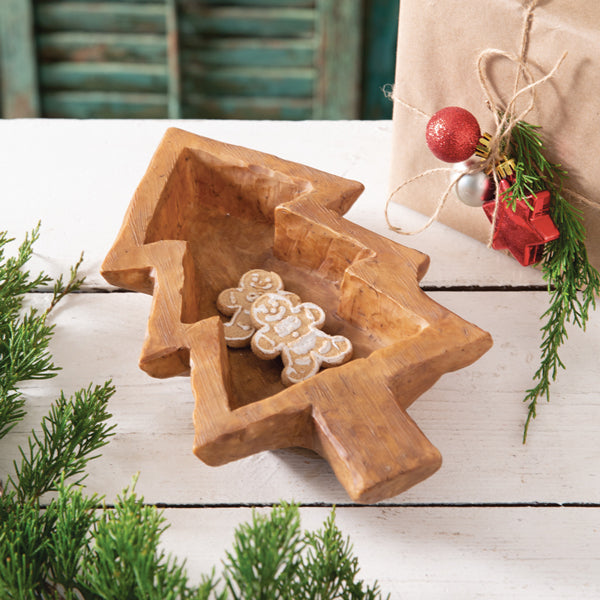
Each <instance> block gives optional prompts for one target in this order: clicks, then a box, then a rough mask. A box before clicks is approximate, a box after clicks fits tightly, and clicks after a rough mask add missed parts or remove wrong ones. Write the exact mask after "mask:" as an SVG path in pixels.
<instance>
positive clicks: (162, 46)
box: [0, 0, 361, 119]
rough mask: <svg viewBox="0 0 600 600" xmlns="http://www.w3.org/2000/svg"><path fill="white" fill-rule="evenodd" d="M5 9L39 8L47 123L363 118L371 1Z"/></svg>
mask: <svg viewBox="0 0 600 600" xmlns="http://www.w3.org/2000/svg"><path fill="white" fill-rule="evenodd" d="M3 2H12V3H14V2H21V3H25V4H27V3H29V4H30V6H33V15H34V31H35V38H34V41H35V44H34V47H35V48H36V55H35V61H36V64H34V65H32V67H33V68H34V73H35V72H36V71H37V79H38V81H39V88H38V89H39V98H40V104H41V115H42V116H46V117H79V118H88V117H113V118H114V117H138V118H144V117H155V118H160V117H166V116H170V117H177V116H179V115H181V116H183V117H189V118H255V119H261V118H271V119H309V118H324V119H327V118H338V119H339V118H357V117H358V116H359V96H360V93H359V88H360V56H361V13H360V9H361V1H360V0H127V1H120V0H103V1H96V2H93V1H90V0H0V3H3ZM5 114H6V113H5ZM9 116H10V115H9Z"/></svg>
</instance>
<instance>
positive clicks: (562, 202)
mask: <svg viewBox="0 0 600 600" xmlns="http://www.w3.org/2000/svg"><path fill="white" fill-rule="evenodd" d="M511 144H512V146H511V148H512V150H513V154H514V157H515V161H516V174H515V182H514V184H513V185H512V186H511V188H510V189H509V194H510V195H511V196H512V197H513V198H525V197H526V196H528V195H530V194H535V193H537V192H540V191H542V190H548V191H549V192H550V194H551V196H552V204H551V208H550V216H551V217H552V220H553V221H554V224H555V225H556V227H557V228H558V230H559V231H560V237H559V238H558V239H556V240H554V241H552V242H549V243H548V244H546V246H545V248H544V254H543V258H542V265H541V267H542V273H543V275H544V279H545V280H546V282H547V285H548V292H549V294H550V303H549V304H550V305H549V307H548V309H547V310H546V311H545V312H544V314H543V315H542V316H541V319H545V323H544V325H543V326H542V328H541V332H542V342H541V346H540V347H541V358H540V366H539V368H538V370H537V371H536V372H535V374H534V376H533V379H534V381H537V383H536V384H535V385H534V386H533V387H532V388H531V389H529V390H527V393H526V396H525V398H524V402H527V403H528V406H527V410H528V412H527V419H526V421H525V425H524V428H523V443H525V441H526V439H527V433H528V430H529V425H530V424H531V421H532V419H535V417H536V414H537V402H538V399H539V398H546V400H547V401H548V400H550V384H551V382H552V381H554V380H555V379H556V376H557V373H558V369H559V368H563V369H564V368H565V365H564V364H563V362H562V361H561V359H560V356H559V354H558V351H559V348H560V347H561V346H562V345H563V343H564V342H565V341H566V340H567V335H568V332H567V327H566V326H567V323H571V324H574V325H576V326H578V327H580V328H582V329H583V330H585V327H586V324H587V321H588V318H589V312H590V308H592V309H593V308H595V306H596V298H597V297H598V295H599V294H600V274H599V273H598V271H597V270H596V269H595V268H594V267H593V266H592V265H591V264H590V262H589V260H588V256H587V250H586V247H585V238H586V232H585V227H584V224H583V216H582V213H581V211H579V210H577V209H576V208H575V207H574V206H572V204H571V203H569V202H568V201H567V200H566V198H565V190H564V182H565V179H566V177H567V172H566V171H565V170H564V169H563V168H562V167H561V165H558V164H554V163H551V162H550V161H548V160H547V158H546V156H545V154H544V151H545V148H544V144H543V141H542V139H541V136H540V133H539V127H537V126H534V125H531V124H529V123H526V122H524V121H520V122H518V123H517V125H516V127H515V128H514V129H513V131H512V134H511Z"/></svg>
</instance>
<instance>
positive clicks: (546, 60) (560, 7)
mask: <svg viewBox="0 0 600 600" xmlns="http://www.w3.org/2000/svg"><path fill="white" fill-rule="evenodd" d="M524 14H525V10H524V6H523V2H522V1H521V0H496V1H495V2H485V3H482V2H481V0H443V1H442V0H402V4H401V11H400V23H399V32H398V56H397V66H396V83H395V86H394V96H395V98H397V99H399V100H396V101H395V103H394V150H393V163H392V180H391V185H390V189H391V190H395V189H396V188H397V187H398V186H399V185H401V184H402V183H403V182H405V181H407V180H409V179H411V178H413V177H414V176H416V175H418V174H419V173H423V172H424V171H426V170H428V169H433V168H436V167H440V166H444V164H443V163H440V161H439V160H438V159H436V158H435V157H434V156H433V155H432V153H431V152H430V151H429V149H428V147H427V145H426V143H425V128H426V125H427V117H426V116H425V115H432V114H434V113H435V112H436V111H438V110H439V109H441V108H443V107H446V106H460V107H463V108H465V109H467V110H469V111H470V112H471V113H473V115H475V117H476V118H477V120H478V122H479V124H480V125H481V129H482V131H490V132H493V131H494V120H493V116H492V113H491V112H490V110H489V109H488V107H487V106H486V101H485V95H484V92H483V90H482V88H481V85H480V82H479V78H478V75H477V58H478V56H479V55H480V53H481V52H482V51H484V50H486V49H488V48H495V49H499V50H503V51H505V52H508V53H511V54H513V55H518V54H519V51H520V45H521V38H522V31H523V18H524ZM565 51H566V52H567V56H566V57H565V59H564V61H563V62H562V64H561V65H560V67H559V69H558V70H557V71H556V73H555V74H554V75H553V77H552V78H551V79H549V80H548V81H546V82H544V83H542V84H541V85H540V86H539V87H538V88H537V90H536V101H535V107H534V110H533V111H532V112H531V113H529V114H528V115H527V118H526V120H527V121H528V122H530V123H533V124H536V125H540V126H541V127H542V130H541V134H542V137H543V139H544V141H545V145H546V147H547V149H548V152H547V154H548V158H549V159H550V160H552V161H553V162H557V163H560V164H562V165H563V167H565V168H566V169H567V170H568V172H569V178H568V180H567V187H568V188H569V189H571V190H573V191H574V192H576V193H578V194H581V195H583V196H585V198H587V199H588V200H589V201H591V203H592V204H594V206H590V205H589V204H586V203H583V202H581V201H579V200H572V201H573V203H574V204H575V205H576V206H577V207H578V208H580V209H581V210H582V211H583V213H584V219H585V226H586V230H587V249H588V254H589V258H590V262H591V263H592V264H593V265H594V266H595V267H596V268H600V193H599V190H600V169H598V167H597V165H596V159H597V157H598V155H599V154H600V135H598V134H599V132H600V127H599V125H598V123H599V118H600V93H599V92H600V3H598V2H597V1H596V0H579V1H578V2H573V1H572V0H546V1H543V2H539V3H538V6H537V7H536V8H535V11H534V13H533V20H532V24H531V28H530V30H529V36H528V49H527V65H528V68H529V69H530V70H531V72H532V75H533V77H534V78H536V79H538V78H541V77H543V76H544V75H545V74H547V73H548V72H550V71H551V70H552V69H553V67H554V66H555V65H556V64H557V62H558V61H559V59H560V57H561V56H562V54H563V53H564V52H565ZM515 74H516V66H515V63H514V62H511V61H510V60H507V59H506V58H503V57H499V56H498V57H495V58H493V59H492V60H490V61H488V63H487V69H486V75H487V77H488V78H489V81H490V83H491V86H492V88H493V90H494V92H495V94H496V95H497V97H498V104H499V105H500V106H502V104H503V102H505V101H506V100H507V99H508V98H510V97H511V96H512V94H513V92H514V83H515ZM524 84H525V83H524V82H523V81H521V85H524ZM524 101H526V99H524ZM407 105H409V106H410V107H414V109H418V111H422V112H423V113H425V115H423V114H420V113H419V112H418V111H417V110H412V109H411V108H409V107H408V106H407ZM448 182H449V175H448V174H444V173H435V174H431V175H428V176H427V177H422V178H420V179H418V180H417V181H415V182H414V183H412V184H410V186H406V187H404V188H403V189H402V190H401V191H400V192H399V193H398V194H396V195H395V196H394V197H393V200H394V201H397V202H400V203H401V204H403V205H405V206H408V207H410V208H412V209H414V210H417V211H419V212H422V213H424V214H426V215H431V214H433V212H434V211H435V209H436V208H437V207H438V204H439V200H440V196H441V195H442V194H443V192H444V189H445V188H446V187H447V186H448ZM596 205H597V207H596ZM438 220H439V221H441V222H443V223H445V224H446V225H448V226H450V227H453V228H455V229H458V230H460V231H462V232H463V233H466V234H467V235H469V236H471V237H474V238H476V239H478V240H480V241H482V242H487V241H488V239H489V236H490V222H489V220H488V218H487V217H486V215H485V214H484V212H483V211H482V210H481V209H477V208H472V207H469V206H466V205H465V204H463V203H462V202H460V201H459V200H458V198H456V196H455V194H451V195H450V197H449V198H448V200H447V201H446V203H445V204H444V206H443V208H442V210H441V212H440V214H439V217H438ZM397 225H400V226H401V224H397Z"/></svg>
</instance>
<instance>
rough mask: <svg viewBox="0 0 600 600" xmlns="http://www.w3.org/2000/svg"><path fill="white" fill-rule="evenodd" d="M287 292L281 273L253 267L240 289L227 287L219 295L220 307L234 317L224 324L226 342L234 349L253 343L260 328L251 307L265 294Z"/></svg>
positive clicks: (241, 281) (218, 302)
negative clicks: (284, 289)
mask: <svg viewBox="0 0 600 600" xmlns="http://www.w3.org/2000/svg"><path fill="white" fill-rule="evenodd" d="M267 292H271V293H283V294H287V293H288V292H284V291H283V281H281V277H279V275H277V273H273V272H272V271H263V270H262V269H253V270H252V271H248V272H247V273H244V274H243V275H242V277H241V279H240V283H239V285H238V287H236V288H228V289H226V290H223V291H222V292H221V293H220V294H219V297H218V298H217V308H218V309H219V310H220V311H221V312H222V313H223V314H225V315H227V316H231V319H230V320H229V321H228V322H227V323H225V324H224V328H225V341H226V342H227V345H228V346H230V347H232V348H242V347H243V346H247V345H248V344H249V343H250V340H251V338H252V336H253V335H254V332H255V331H256V329H255V327H254V325H252V321H251V319H250V306H252V303H253V302H254V301H255V300H256V299H257V298H258V297H259V296H262V295H263V294H264V293H267Z"/></svg>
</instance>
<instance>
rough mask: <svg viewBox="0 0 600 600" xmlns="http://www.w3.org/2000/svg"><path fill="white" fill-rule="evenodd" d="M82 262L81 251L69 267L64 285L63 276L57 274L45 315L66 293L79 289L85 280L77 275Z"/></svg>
mask: <svg viewBox="0 0 600 600" xmlns="http://www.w3.org/2000/svg"><path fill="white" fill-rule="evenodd" d="M82 262H83V252H82V253H81V255H80V256H79V260H78V261H77V262H76V263H75V264H74V265H73V266H72V267H71V270H70V272H69V281H67V283H66V285H65V283H64V282H63V276H62V275H59V276H58V279H57V280H56V281H55V282H54V286H53V289H52V300H51V301H50V305H49V306H48V308H47V309H46V312H45V315H48V313H50V311H52V310H53V309H54V307H55V306H56V305H57V304H58V303H59V302H60V301H61V300H62V299H63V298H64V297H65V296H66V295H67V294H70V293H72V292H76V291H77V290H79V289H81V286H82V285H83V283H84V282H85V276H83V277H79V267H81V263H82Z"/></svg>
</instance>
